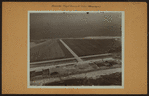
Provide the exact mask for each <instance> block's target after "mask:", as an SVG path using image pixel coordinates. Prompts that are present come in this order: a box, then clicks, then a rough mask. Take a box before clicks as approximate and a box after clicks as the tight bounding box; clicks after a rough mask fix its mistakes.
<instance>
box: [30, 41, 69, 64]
mask: <svg viewBox="0 0 149 96" xmlns="http://www.w3.org/2000/svg"><path fill="white" fill-rule="evenodd" d="M63 50H64V48H63V49H62V48H61V46H60V45H59V43H58V42H57V40H56V39H53V40H49V41H47V42H46V43H43V44H40V45H38V46H36V47H32V48H30V61H31V62H37V61H44V60H52V59H62V58H66V57H69V56H68V55H67V54H65V53H66V52H65V51H63ZM67 53H68V52H67Z"/></svg>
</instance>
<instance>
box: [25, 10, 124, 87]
mask: <svg viewBox="0 0 149 96" xmlns="http://www.w3.org/2000/svg"><path fill="white" fill-rule="evenodd" d="M63 12H69V13H70V12H71V13H86V12H90V13H91V12H93V13H96V12H98V13H99V12H104V13H110V12H112V13H113V12H116V13H117V12H121V13H122V17H121V18H122V22H121V25H122V28H121V31H122V36H121V39H122V86H117V85H115V86H30V13H63ZM27 24H28V25H27V26H28V32H27V33H28V34H27V37H28V39H27V88H52V89H53V88H54V89H59V88H61V89H68V88H71V89H120V88H121V89H124V44H125V43H124V39H125V12H124V11H53V10H51V11H50V10H49V11H28V23H27Z"/></svg>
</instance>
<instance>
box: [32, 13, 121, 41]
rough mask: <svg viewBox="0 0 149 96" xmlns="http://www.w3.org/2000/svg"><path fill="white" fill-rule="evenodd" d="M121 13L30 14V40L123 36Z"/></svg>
mask: <svg viewBox="0 0 149 96" xmlns="http://www.w3.org/2000/svg"><path fill="white" fill-rule="evenodd" d="M121 20H122V18H121V13H118V12H115V13H114V12H108V13H107V12H106V13H103V12H101V13H99V12H98V13H97V12H94V13H93V12H89V13H88V14H87V13H86V12H84V13H70V12H63V13H30V39H31V40H39V39H51V38H80V37H90V36H121Z"/></svg>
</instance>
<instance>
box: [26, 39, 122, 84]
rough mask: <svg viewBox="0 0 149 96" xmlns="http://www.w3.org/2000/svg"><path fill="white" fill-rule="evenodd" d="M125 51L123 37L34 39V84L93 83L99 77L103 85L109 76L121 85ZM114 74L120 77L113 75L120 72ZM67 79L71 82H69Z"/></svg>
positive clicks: (31, 76) (31, 48)
mask: <svg viewBox="0 0 149 96" xmlns="http://www.w3.org/2000/svg"><path fill="white" fill-rule="evenodd" d="M121 51H122V50H121V37H106V38H105V37H101V38H97V37H95V38H93V37H86V38H59V39H46V40H41V41H38V42H35V41H34V42H31V43H30V65H29V66H30V85H31V86H52V84H53V86H54V85H55V86H58V85H64V86H71V85H73V84H74V85H73V86H75V85H79V84H84V85H92V83H91V82H94V83H95V82H97V81H95V80H96V79H99V78H100V80H98V81H100V83H95V85H102V84H104V83H101V82H103V81H102V79H103V78H105V77H103V76H109V78H112V79H111V80H113V82H115V83H109V84H114V85H121V72H122V62H121V59H122V57H121V55H122V54H121ZM113 74H117V75H118V77H117V78H113V76H114V77H115V76H116V75H113ZM101 77H102V79H101ZM106 78H107V77H106ZM77 79H82V80H83V82H82V81H78V80H77ZM90 79H91V80H90ZM86 80H88V82H86ZM89 80H90V81H89ZM117 80H119V81H117ZM66 81H67V82H69V83H68V84H66ZM85 82H86V83H85ZM104 82H105V81H104ZM107 82H109V81H107ZM116 82H117V83H116ZM105 85H106V83H105Z"/></svg>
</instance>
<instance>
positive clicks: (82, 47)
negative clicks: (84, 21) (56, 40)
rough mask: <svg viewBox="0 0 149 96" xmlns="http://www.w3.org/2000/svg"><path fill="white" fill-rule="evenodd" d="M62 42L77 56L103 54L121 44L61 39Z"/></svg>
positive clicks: (118, 42)
mask: <svg viewBox="0 0 149 96" xmlns="http://www.w3.org/2000/svg"><path fill="white" fill-rule="evenodd" d="M63 41H64V42H65V43H66V44H67V45H68V46H69V47H70V48H71V49H72V50H73V51H74V52H75V53H76V54H77V55H78V56H87V55H96V54H105V53H109V51H110V50H113V49H116V48H120V46H121V42H120V41H119V40H115V39H63Z"/></svg>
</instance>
